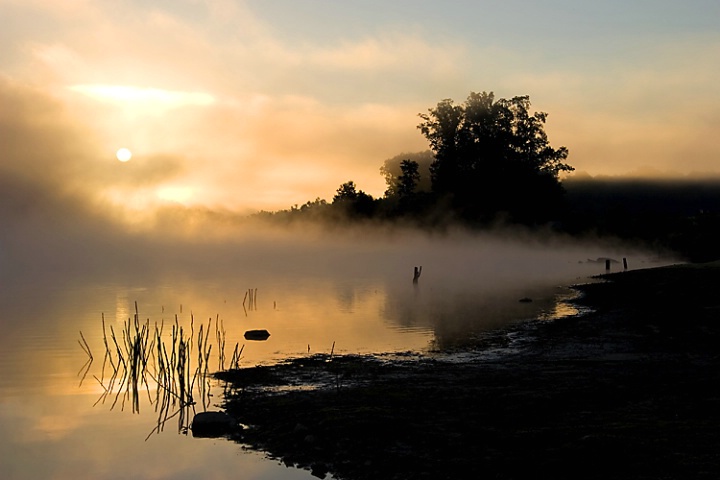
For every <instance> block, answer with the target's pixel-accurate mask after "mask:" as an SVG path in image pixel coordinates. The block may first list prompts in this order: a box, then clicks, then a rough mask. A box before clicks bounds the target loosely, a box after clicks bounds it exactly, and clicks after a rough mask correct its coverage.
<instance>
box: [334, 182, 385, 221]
mask: <svg viewBox="0 0 720 480" xmlns="http://www.w3.org/2000/svg"><path fill="white" fill-rule="evenodd" d="M332 205H333V206H334V207H336V208H339V209H341V210H342V211H343V212H344V213H346V214H347V215H349V216H364V217H369V216H371V215H372V214H373V213H374V212H375V200H374V199H373V197H372V196H371V195H368V194H367V193H365V192H363V191H362V190H358V189H357V186H356V185H355V182H353V181H352V180H350V181H349V182H345V183H343V184H342V185H340V187H339V188H338V189H337V193H336V194H335V196H334V197H333V202H332Z"/></svg>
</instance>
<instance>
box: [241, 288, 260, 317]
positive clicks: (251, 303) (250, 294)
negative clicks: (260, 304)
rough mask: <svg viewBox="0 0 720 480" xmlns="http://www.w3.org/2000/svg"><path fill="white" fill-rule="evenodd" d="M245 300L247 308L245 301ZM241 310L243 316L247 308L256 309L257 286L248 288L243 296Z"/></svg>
mask: <svg viewBox="0 0 720 480" xmlns="http://www.w3.org/2000/svg"><path fill="white" fill-rule="evenodd" d="M246 302H247V308H246V307H245V303H246ZM242 305H243V310H245V316H247V312H248V310H257V288H254V289H253V288H248V289H247V291H246V292H245V297H244V298H243V303H242Z"/></svg>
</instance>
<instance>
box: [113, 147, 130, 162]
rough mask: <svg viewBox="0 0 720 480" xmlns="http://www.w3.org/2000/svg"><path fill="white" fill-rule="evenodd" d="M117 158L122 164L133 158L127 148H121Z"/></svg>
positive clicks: (116, 153) (116, 154)
mask: <svg viewBox="0 0 720 480" xmlns="http://www.w3.org/2000/svg"><path fill="white" fill-rule="evenodd" d="M115 156H116V157H117V159H118V160H120V161H121V162H127V161H128V160H130V159H131V158H132V152H131V151H130V150H128V149H127V148H120V149H118V151H117V152H115Z"/></svg>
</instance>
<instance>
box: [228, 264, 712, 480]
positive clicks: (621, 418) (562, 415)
mask: <svg viewBox="0 0 720 480" xmlns="http://www.w3.org/2000/svg"><path fill="white" fill-rule="evenodd" d="M599 278H602V279H604V280H606V281H603V282H593V283H587V284H582V285H577V286H574V287H573V288H575V289H577V290H579V291H580V292H582V295H581V296H579V297H578V298H576V299H575V300H573V301H572V302H573V303H575V304H578V305H581V306H585V307H590V308H592V309H593V311H592V312H591V313H586V314H583V315H581V316H574V317H567V318H561V319H558V320H554V321H542V322H540V321H538V322H531V324H528V325H531V328H527V325H526V326H525V327H523V326H518V327H517V328H520V329H523V328H524V329H525V330H523V335H525V337H523V340H522V345H521V348H519V349H516V350H513V351H511V352H508V353H507V354H504V355H499V356H487V358H485V357H483V356H482V355H474V354H473V350H470V351H469V352H468V353H469V354H468V355H466V356H459V358H454V359H452V361H449V360H448V359H442V357H441V356H438V357H436V358H433V357H432V356H420V355H414V354H408V355H406V356H402V355H400V356H399V357H397V358H393V359H390V358H388V357H387V356H382V355H369V356H356V355H344V356H334V357H330V356H328V355H316V356H312V357H307V358H301V359H294V360H291V361H288V362H285V363H282V364H279V365H275V366H272V367H252V368H246V369H241V370H237V371H230V372H223V373H220V374H218V375H217V376H218V378H220V379H222V380H224V381H226V382H227V385H228V390H227V394H226V397H225V403H224V408H225V409H226V411H227V412H228V413H229V414H230V415H232V416H233V417H234V418H235V419H237V421H238V422H240V423H241V424H244V425H247V426H248V427H249V428H245V429H243V430H240V431H238V432H236V433H235V434H234V435H233V439H234V440H236V441H238V442H239V443H241V444H243V445H245V446H246V447H247V448H251V449H256V450H261V451H264V452H266V453H267V454H268V455H269V456H270V457H272V458H276V459H279V460H281V461H283V462H284V463H285V464H286V465H289V466H296V467H299V468H305V469H308V470H311V471H312V472H313V475H315V476H317V477H319V478H324V476H325V474H326V473H331V474H332V475H333V476H334V477H335V478H338V479H347V480H364V479H378V478H383V479H393V478H397V479H405V478H408V479H410V478H413V479H414V478H433V479H436V478H448V479H449V478H462V477H464V478H467V476H469V475H472V476H476V477H480V476H483V477H489V478H527V477H528V476H530V475H532V476H540V477H553V478H589V479H594V478H597V479H600V478H603V479H607V478H633V479H643V478H647V479H650V478H652V479H656V478H668V479H675V478H677V479H680V478H683V479H687V478H716V477H717V475H718V473H719V472H720V453H718V452H720V395H719V394H717V393H715V392H714V390H715V389H714V386H715V384H716V383H717V382H718V381H720V368H718V367H720V357H719V356H718V354H716V353H715V350H717V348H716V345H717V340H720V324H718V321H716V320H720V315H719V314H720V296H718V295H716V293H715V292H716V290H717V288H718V287H720V263H718V262H715V263H710V264H687V265H674V266H669V267H656V268H649V269H643V270H632V271H627V272H620V273H611V274H607V275H600V276H599ZM511 329H512V328H511ZM310 385H315V386H319V388H307V387H308V386H310Z"/></svg>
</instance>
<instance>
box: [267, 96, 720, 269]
mask: <svg viewBox="0 0 720 480" xmlns="http://www.w3.org/2000/svg"><path fill="white" fill-rule="evenodd" d="M530 106H531V104H530V98H529V97H528V96H517V97H513V98H511V99H504V98H501V99H497V100H496V99H495V96H494V95H493V93H492V92H490V93H487V92H482V93H474V92H473V93H470V95H469V96H468V97H467V99H466V100H465V101H464V102H463V103H461V104H456V103H454V102H453V101H452V100H450V99H445V100H442V101H440V102H439V103H438V104H437V106H436V107H434V108H430V109H428V113H425V114H420V115H419V116H420V118H421V120H422V122H421V123H420V124H419V125H418V129H419V130H420V131H421V133H422V134H423V136H424V137H425V138H426V139H427V141H428V145H429V147H430V150H427V151H425V152H417V153H408V154H400V155H397V156H395V157H393V158H391V159H388V160H386V161H385V162H384V163H383V165H382V166H381V167H380V173H381V174H382V176H383V177H384V178H385V182H386V184H387V190H386V191H385V194H384V196H383V197H381V198H373V197H372V196H371V195H369V194H367V193H366V192H364V191H363V190H361V189H360V188H359V186H358V185H356V184H355V182H353V181H352V180H350V181H347V182H345V183H343V184H341V185H340V186H339V187H338V189H337V193H336V195H335V196H334V197H333V198H332V200H331V201H327V200H325V199H321V198H319V197H318V198H316V199H315V200H313V201H308V202H306V203H305V204H304V205H301V206H298V205H295V206H293V207H291V208H290V209H288V210H281V211H277V212H260V213H258V214H257V215H256V216H257V217H259V218H262V219H265V220H269V221H273V222H298V221H302V222H307V221H313V222H319V223H322V224H324V225H325V226H330V227H333V228H343V227H344V226H346V225H347V224H349V223H351V224H362V223H367V222H371V223H385V224H397V223H401V224H405V225H411V226H414V227H420V228H423V229H430V230H443V229H445V228H447V227H450V226H455V225H457V224H461V225H463V226H465V227H469V228H473V229H478V230H488V229H491V228H495V227H497V226H498V225H500V226H508V225H510V226H522V227H523V228H527V229H529V230H541V231H543V232H547V231H548V230H550V231H554V232H558V233H562V234H570V235H573V236H577V237H583V238H587V237H591V238H594V237H602V238H605V239H608V238H611V239H619V240H622V241H625V242H633V243H636V244H637V245H638V246H643V247H648V248H657V249H661V250H665V251H671V252H673V253H674V254H676V255H677V256H680V257H682V258H684V259H686V260H688V261H692V262H707V261H711V260H717V259H720V254H719V253H718V251H719V250H718V249H717V247H716V246H717V245H718V244H720V178H717V177H716V178H705V177H701V176H697V175H696V176H694V177H690V176H687V177H684V178H681V179H675V180H658V179H656V180H650V179H639V178H636V179H630V178H622V177H617V178H593V177H590V176H587V175H585V176H583V175H576V176H571V174H570V172H572V171H573V170H574V168H573V167H572V166H571V165H570V164H569V163H567V159H568V156H569V150H568V149H567V148H565V147H558V148H554V147H552V146H551V145H550V142H549V139H548V137H547V134H546V132H545V122H546V120H547V118H548V114H547V113H544V112H535V113H532V112H531V110H530Z"/></svg>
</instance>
